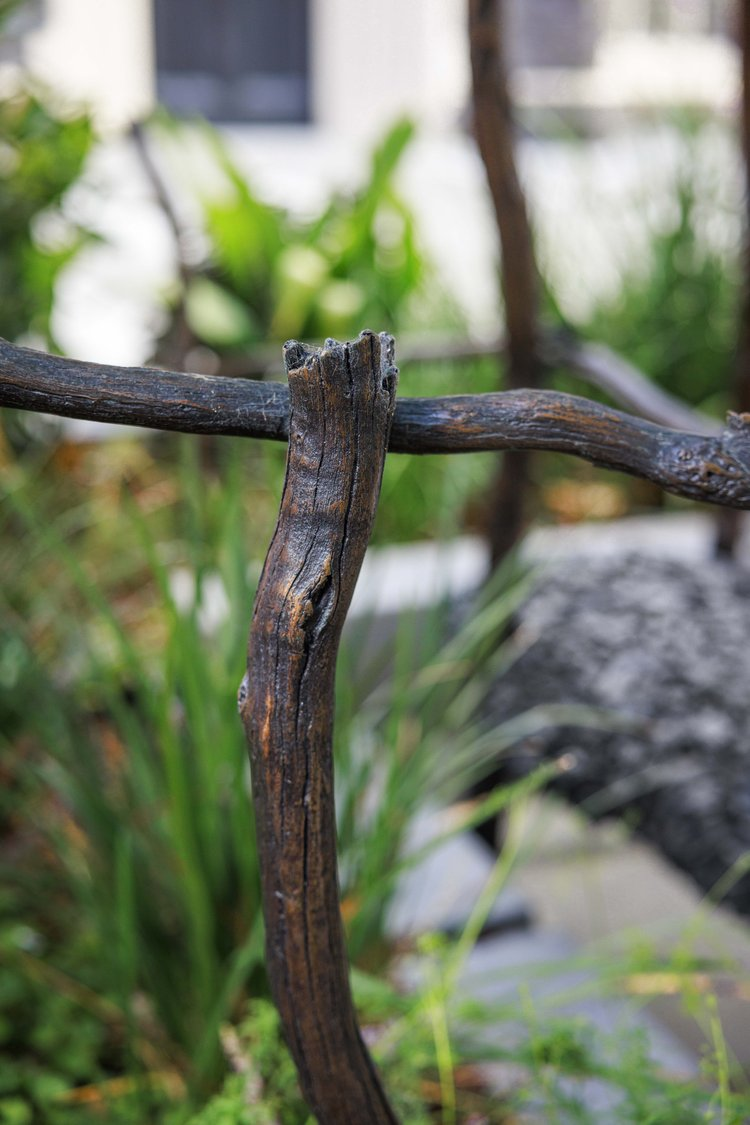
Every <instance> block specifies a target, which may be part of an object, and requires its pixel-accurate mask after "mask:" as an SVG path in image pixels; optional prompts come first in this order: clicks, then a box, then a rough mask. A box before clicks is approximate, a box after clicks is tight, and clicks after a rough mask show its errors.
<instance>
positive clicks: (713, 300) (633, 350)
mask: <svg viewBox="0 0 750 1125" xmlns="http://www.w3.org/2000/svg"><path fill="white" fill-rule="evenodd" d="M690 142H691V138H690V136H688V137H686V139H685V143H686V145H687V153H688V160H686V161H685V162H684V164H682V165H681V166H680V168H679V169H678V171H677V173H676V178H675V182H674V188H673V194H672V198H671V199H670V201H669V207H668V208H667V213H666V215H665V216H663V217H661V218H660V220H659V221H658V222H654V223H653V226H652V230H651V236H650V245H649V247H648V251H647V255H646V259H645V262H644V261H639V262H637V263H635V264H633V265H631V266H630V267H629V268H628V269H627V270H626V272H625V274H624V276H623V281H622V289H621V292H620V294H619V296H618V297H617V298H616V299H614V300H608V301H606V302H604V303H600V304H599V305H598V307H597V308H595V309H594V311H593V313H592V315H591V317H590V319H589V321H588V322H587V323H586V324H585V325H582V326H581V328H582V331H583V333H584V334H585V335H586V336H587V337H588V338H590V339H594V340H602V341H604V342H605V343H607V344H608V345H609V346H610V347H612V348H614V349H615V351H618V352H620V353H621V354H622V355H624V356H625V357H626V358H628V359H630V360H631V361H632V362H633V363H635V365H636V366H637V367H639V368H640V369H641V370H642V371H644V372H645V373H646V374H647V375H650V376H651V377H652V378H653V379H654V380H655V381H656V382H657V383H659V384H660V385H661V386H663V387H664V388H665V389H666V390H668V391H670V392H671V393H672V394H674V395H676V396H677V397H679V398H682V399H684V400H686V401H687V402H689V403H691V404H693V405H695V406H700V407H702V408H703V409H705V410H708V411H710V412H712V413H719V414H721V413H723V412H724V411H725V410H726V408H727V405H728V404H729V402H728V400H729V394H730V382H731V377H732V362H733V355H734V348H735V341H736V334H737V327H736V323H737V315H738V307H739V302H738V293H739V276H740V271H739V256H738V255H736V256H735V255H732V254H728V253H727V252H726V251H725V250H723V249H720V248H719V247H718V246H717V244H716V240H715V239H712V237H711V231H710V229H709V230H707V222H706V214H707V213H708V214H711V215H712V217H713V219H714V220H715V219H716V218H717V215H716V210H717V201H716V199H714V198H709V199H707V198H706V193H705V189H700V188H699V187H698V185H697V183H696V175H695V157H696V153H697V148H695V149H694V147H693V145H692V144H691V143H690Z"/></svg>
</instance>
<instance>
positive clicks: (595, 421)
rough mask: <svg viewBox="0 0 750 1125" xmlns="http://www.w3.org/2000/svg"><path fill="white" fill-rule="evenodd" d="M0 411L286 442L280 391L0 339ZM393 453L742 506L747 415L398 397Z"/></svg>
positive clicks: (533, 398) (749, 439) (527, 398)
mask: <svg viewBox="0 0 750 1125" xmlns="http://www.w3.org/2000/svg"><path fill="white" fill-rule="evenodd" d="M0 406H10V407H17V408H19V409H24V410H34V411H41V412H44V413H52V414H58V415H60V416H62V417H68V418H89V419H92V420H94V421H100V422H113V423H125V424H131V425H137V426H150V427H156V428H159V429H164V430H179V431H181V432H182V433H194V434H234V435H239V436H243V437H256V438H269V439H271V440H274V441H286V440H287V438H288V436H289V432H290V422H289V408H290V407H289V388H288V387H287V386H284V385H283V384H280V383H258V382H255V381H253V380H249V379H227V378H221V377H216V376H203V375H187V374H181V373H178V372H174V371H159V370H156V369H152V368H138V367H109V366H106V365H104V364H95V363H82V362H80V361H78V360H70V359H62V358H60V357H59V356H51V355H46V354H45V353H44V352H36V351H32V350H30V349H28V348H19V347H16V346H14V345H12V344H8V343H7V342H6V341H4V340H0ZM388 449H389V450H390V451H391V452H393V453H468V452H475V453H476V452H480V451H482V450H485V451H486V450H527V449H539V450H553V451H557V452H562V453H570V454H573V455H574V456H576V457H582V458H584V459H585V460H588V461H591V462H593V463H594V464H596V465H602V466H605V467H607V468H613V469H618V470H620V471H621V472H625V473H630V474H632V475H634V476H639V477H645V478H647V479H648V480H651V481H653V482H654V483H655V484H658V485H660V486H661V487H662V488H665V489H667V490H668V491H670V492H674V493H675V494H676V495H678V496H685V497H688V498H690V499H694V500H704V501H706V502H707V503H711V504H720V505H724V506H726V507H734V508H748V507H750V414H730V415H729V419H728V422H727V425H726V427H725V429H724V431H723V432H722V433H721V434H719V435H718V436H715V437H714V436H710V435H706V434H705V433H704V434H690V433H683V432H679V431H676V430H670V429H666V428H664V427H661V426H657V425H654V424H653V423H651V422H645V421H642V420H641V419H639V418H634V417H632V416H631V415H628V414H624V413H622V412H621V411H619V410H613V409H610V408H609V407H606V406H601V405H600V404H599V403H595V402H590V401H588V400H587V399H584V398H579V397H578V396H576V395H566V394H560V393H559V392H556V391H536V390H526V391H525V390H519V391H505V392H498V393H495V394H483V395H453V396H446V397H444V398H411V399H410V398H403V399H400V400H399V401H398V404H397V406H396V413H395V416H394V419H393V425H392V429H391V433H390V438H389V442H388Z"/></svg>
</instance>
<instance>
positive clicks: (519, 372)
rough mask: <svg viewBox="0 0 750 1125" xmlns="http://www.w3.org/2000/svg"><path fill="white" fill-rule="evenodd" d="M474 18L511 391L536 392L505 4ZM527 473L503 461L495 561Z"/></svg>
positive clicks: (495, 489) (521, 513)
mask: <svg viewBox="0 0 750 1125" xmlns="http://www.w3.org/2000/svg"><path fill="white" fill-rule="evenodd" d="M468 17H469V48H470V56H471V77H472V97H473V106H474V119H473V123H474V133H475V135H476V140H477V145H478V147H479V152H480V155H481V157H482V161H483V162H484V167H485V171H486V174H487V184H488V186H489V189H490V195H491V197H492V204H493V208H494V211H495V220H496V222H497V229H498V234H499V236H500V247H501V259H500V284H501V288H502V293H503V302H504V305H505V326H506V332H507V336H508V349H507V357H508V361H507V375H506V385H507V386H508V388H509V389H511V390H518V389H520V388H522V387H536V386H538V385H539V381H540V371H539V360H538V356H537V311H538V310H537V305H538V300H537V270H536V262H535V258H534V244H533V239H532V234H531V225H530V223H529V217H528V214H527V211H526V201H525V199H524V194H523V190H522V188H521V183H520V180H519V177H518V172H517V170H516V161H515V151H514V149H515V144H514V135H513V114H512V108H511V100H510V94H509V90H508V71H507V58H506V50H505V42H504V38H505V30H506V23H505V12H504V9H503V0H469V3H468ZM529 475H530V459H529V454H528V452H526V451H524V452H519V453H513V454H509V455H508V456H506V457H504V458H503V461H502V464H501V465H500V467H499V470H498V472H497V474H496V477H495V480H494V483H493V485H492V487H491V497H490V510H489V522H488V527H487V533H488V539H489V544H490V552H491V555H492V560H493V562H494V563H497V562H499V561H500V559H502V558H503V556H504V555H506V554H507V552H508V551H509V550H510V548H511V547H512V546H513V544H514V543H515V542H516V540H517V539H518V537H519V536H520V534H521V531H522V530H523V524H524V519H525V507H526V505H525V500H526V497H527V493H528V487H527V485H528V480H529Z"/></svg>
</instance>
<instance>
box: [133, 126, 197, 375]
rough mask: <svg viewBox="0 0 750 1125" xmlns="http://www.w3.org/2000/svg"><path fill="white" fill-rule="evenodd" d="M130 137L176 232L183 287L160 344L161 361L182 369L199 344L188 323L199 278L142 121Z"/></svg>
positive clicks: (163, 211)
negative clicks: (190, 293) (193, 286)
mask: <svg viewBox="0 0 750 1125" xmlns="http://www.w3.org/2000/svg"><path fill="white" fill-rule="evenodd" d="M130 136H131V138H132V141H133V147H134V149H135V152H136V155H137V156H138V159H139V161H140V164H141V167H142V168H143V171H144V173H145V175H146V179H147V180H148V182H149V184H150V185H151V189H152V191H153V193H154V199H155V200H156V202H157V204H158V205H159V210H160V211H161V213H162V215H163V216H164V218H165V220H166V222H167V225H168V226H169V229H170V231H171V232H172V237H173V240H174V247H175V259H176V265H177V275H178V279H179V286H180V288H179V292H178V294H177V301H176V303H175V305H174V308H173V310H172V315H171V318H170V326H169V331H168V333H167V335H166V337H165V338H164V339H163V340H161V342H160V344H159V351H158V357H157V361H159V362H163V363H165V364H166V365H167V366H168V367H175V368H177V369H178V370H179V371H184V370H185V369H186V361H187V356H188V354H189V352H190V351H191V349H192V348H194V347H195V345H196V343H197V339H196V336H195V334H194V332H193V330H192V329H191V327H190V325H189V323H188V319H187V309H186V299H187V292H188V289H189V287H190V283H191V281H192V280H193V278H194V277H195V274H196V270H195V268H194V267H193V266H192V264H191V263H190V261H189V258H188V255H187V253H186V251H185V241H186V235H185V231H184V229H183V226H182V223H181V222H180V220H179V218H178V217H177V212H176V210H175V207H174V204H173V202H172V197H171V195H170V192H169V190H168V188H167V185H166V183H165V182H164V178H163V176H162V174H161V172H160V170H159V168H158V166H157V164H156V162H155V160H154V158H153V156H152V154H151V151H150V149H149V145H148V141H147V139H146V134H145V132H144V129H143V125H142V124H141V123H140V122H135V123H134V124H133V125H131V127H130Z"/></svg>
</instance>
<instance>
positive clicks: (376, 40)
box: [24, 0, 468, 136]
mask: <svg viewBox="0 0 750 1125" xmlns="http://www.w3.org/2000/svg"><path fill="white" fill-rule="evenodd" d="M206 3H211V0H206ZM464 7H465V4H464V0H367V2H360V3H357V2H355V0H311V40H312V57H311V84H312V106H313V120H314V123H315V124H317V125H320V126H321V127H322V128H326V129H328V128H330V129H333V130H337V131H343V132H348V131H351V132H353V133H356V134H357V135H359V136H362V135H366V136H370V135H374V134H377V133H379V132H381V131H382V130H383V128H385V127H386V126H387V125H388V124H389V123H390V122H392V121H393V119H394V117H395V116H396V115H397V114H399V113H410V114H411V115H412V116H416V117H419V118H420V119H421V120H423V121H426V122H427V123H435V124H439V125H440V126H442V127H444V126H445V125H446V124H449V123H452V122H453V121H454V120H455V119H456V118H457V117H458V115H459V114H460V113H461V111H462V109H463V107H464V104H465V99H466V94H467V90H468V72H467V63H466V57H465V56H466V51H465V29H464ZM24 60H25V62H26V64H27V65H28V66H29V68H30V69H31V70H32V71H33V72H34V73H35V74H36V75H38V76H39V77H40V78H42V79H43V80H44V81H45V82H47V83H48V84H49V85H50V86H52V87H53V88H57V89H59V90H60V91H61V92H62V93H64V94H65V95H66V96H68V97H70V98H71V99H72V100H74V101H77V102H84V103H86V104H87V105H89V106H90V107H91V108H92V109H93V111H94V112H95V114H96V116H97V119H98V120H99V122H100V123H101V124H102V125H103V126H105V127H111V126H114V127H117V126H120V125H124V124H127V123H128V122H130V121H132V120H133V119H135V118H138V117H140V116H142V115H143V114H144V113H147V112H148V111H149V109H151V108H152V106H153V99H154V84H155V83H154V73H153V33H152V21H151V0H46V5H45V18H44V21H43V24H42V26H41V27H40V28H39V29H37V30H35V31H33V32H32V33H31V34H29V35H28V36H27V37H26V40H25V48H24Z"/></svg>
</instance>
